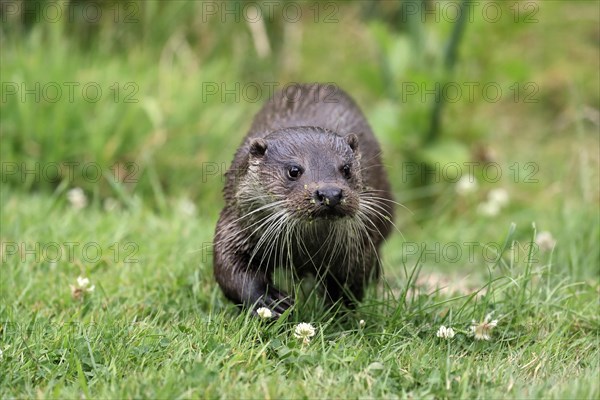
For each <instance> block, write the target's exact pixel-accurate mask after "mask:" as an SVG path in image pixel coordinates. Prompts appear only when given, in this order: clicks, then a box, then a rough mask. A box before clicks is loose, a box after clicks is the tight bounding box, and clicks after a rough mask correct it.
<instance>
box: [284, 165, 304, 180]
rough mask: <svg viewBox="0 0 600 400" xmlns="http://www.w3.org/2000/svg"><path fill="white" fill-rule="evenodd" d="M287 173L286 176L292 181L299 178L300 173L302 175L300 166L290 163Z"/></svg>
mask: <svg viewBox="0 0 600 400" xmlns="http://www.w3.org/2000/svg"><path fill="white" fill-rule="evenodd" d="M287 173H288V178H290V180H292V181H295V180H296V179H298V178H300V175H302V168H300V167H299V166H297V165H292V166H291V167H289V168H288V171H287Z"/></svg>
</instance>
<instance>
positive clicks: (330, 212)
mask: <svg viewBox="0 0 600 400" xmlns="http://www.w3.org/2000/svg"><path fill="white" fill-rule="evenodd" d="M312 216H313V217H314V218H319V219H340V218H344V217H351V215H350V214H349V213H348V212H347V210H344V209H342V208H339V207H319V208H317V209H316V210H314V212H313V213H312Z"/></svg>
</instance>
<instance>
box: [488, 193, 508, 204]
mask: <svg viewBox="0 0 600 400" xmlns="http://www.w3.org/2000/svg"><path fill="white" fill-rule="evenodd" d="M508 200H509V196H508V192H507V191H506V189H503V188H497V189H492V190H490V192H489V193H488V201H490V202H493V203H496V204H498V206H500V207H504V206H506V205H507V204H508Z"/></svg>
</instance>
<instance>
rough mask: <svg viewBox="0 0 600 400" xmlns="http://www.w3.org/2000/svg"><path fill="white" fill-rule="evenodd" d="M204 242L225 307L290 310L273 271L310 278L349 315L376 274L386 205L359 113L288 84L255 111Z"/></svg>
mask: <svg viewBox="0 0 600 400" xmlns="http://www.w3.org/2000/svg"><path fill="white" fill-rule="evenodd" d="M223 195H224V200H225V207H224V208H223V210H222V211H221V214H220V217H219V220H218V223H217V227H216V233H215V237H214V243H213V246H214V247H213V264H214V274H215V278H216V281H217V282H218V284H219V286H220V287H221V289H222V291H223V293H224V294H225V296H226V297H227V298H228V299H230V300H231V301H233V302H234V303H236V304H238V305H240V306H243V307H249V308H251V309H252V310H253V313H255V314H256V310H257V309H259V308H261V307H267V308H269V309H270V310H271V312H272V313H273V315H274V316H276V317H278V316H280V315H281V314H282V313H284V312H285V311H286V310H287V309H288V308H290V307H291V306H292V305H293V300H292V298H291V296H289V295H288V294H287V293H284V292H283V291H281V290H279V289H278V288H276V287H275V286H274V285H273V271H274V269H275V268H278V267H279V268H284V271H286V272H291V273H292V276H294V277H301V276H306V275H307V274H312V275H313V276H314V277H315V278H316V280H317V282H319V283H320V284H321V285H322V287H323V288H324V293H325V296H326V299H327V301H331V302H337V301H342V302H343V304H344V305H345V306H347V307H349V308H353V307H355V305H356V304H357V302H360V301H361V300H362V298H363V296H364V291H365V288H366V285H367V284H368V283H369V282H371V281H373V280H374V279H377V278H378V277H379V275H380V270H381V263H380V257H379V249H380V246H381V244H382V242H383V241H384V240H385V239H386V237H387V236H388V235H389V234H390V232H391V230H392V227H393V222H392V221H393V216H394V207H393V205H394V201H393V197H392V194H391V190H390V184H389V181H388V178H387V175H386V171H385V170H384V168H383V166H382V162H381V149H380V147H379V144H378V142H377V140H376V139H375V136H374V135H373V132H372V131H371V128H370V127H369V124H368V123H367V121H366V119H365V117H364V115H363V113H362V112H361V110H360V109H359V108H358V106H357V105H356V104H355V102H354V101H353V100H352V99H351V98H350V96H349V95H348V94H346V93H345V92H344V91H342V90H341V89H339V88H338V87H337V86H335V85H333V84H328V85H326V84H296V85H291V86H288V87H287V88H286V89H284V90H281V91H278V92H276V93H275V94H274V95H273V97H272V98H271V99H270V100H269V101H268V102H267V103H266V104H265V105H264V106H263V108H262V109H261V110H260V111H259V112H258V114H257V115H256V117H255V118H254V121H253V123H252V126H251V127H250V130H249V132H248V133H247V135H246V137H245V139H244V141H243V143H242V144H241V146H240V147H239V148H238V150H237V152H236V153H235V156H234V159H233V162H232V164H231V166H230V168H229V169H228V171H227V173H226V175H225V187H224V190H223Z"/></svg>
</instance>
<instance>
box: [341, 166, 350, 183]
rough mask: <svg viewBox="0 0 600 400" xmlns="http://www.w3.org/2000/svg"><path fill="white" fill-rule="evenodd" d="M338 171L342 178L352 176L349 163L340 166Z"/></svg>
mask: <svg viewBox="0 0 600 400" xmlns="http://www.w3.org/2000/svg"><path fill="white" fill-rule="evenodd" d="M340 171H341V173H342V175H344V178H346V179H350V178H351V177H352V169H351V168H350V165H349V164H345V165H344V166H343V167H342V168H340Z"/></svg>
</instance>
